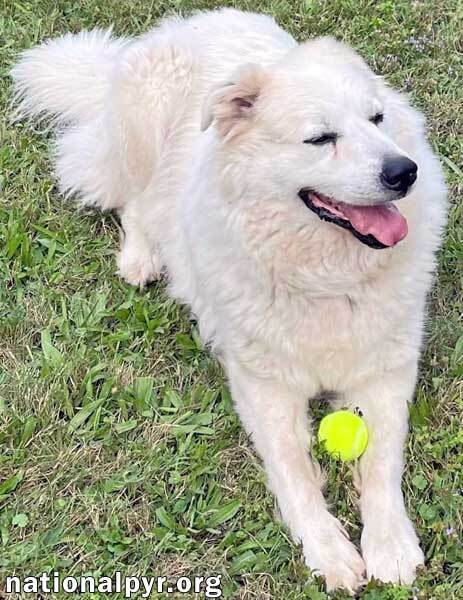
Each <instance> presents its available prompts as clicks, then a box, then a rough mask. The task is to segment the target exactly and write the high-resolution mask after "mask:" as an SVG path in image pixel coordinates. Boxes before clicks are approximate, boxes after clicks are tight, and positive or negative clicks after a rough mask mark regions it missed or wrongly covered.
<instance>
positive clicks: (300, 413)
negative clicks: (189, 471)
mask: <svg viewBox="0 0 463 600" xmlns="http://www.w3.org/2000/svg"><path fill="white" fill-rule="evenodd" d="M13 78H14V80H15V86H16V94H17V98H18V99H19V101H20V104H19V108H18V114H19V115H20V116H24V115H26V116H27V115H51V116H53V117H54V118H55V119H56V122H57V124H59V125H60V128H59V134H58V140H57V158H56V170H57V175H58V177H59V180H60V182H61V187H62V190H63V192H64V193H66V194H77V195H78V196H79V198H80V202H81V204H82V205H95V206H98V207H100V208H102V209H105V210H106V209H116V210H117V211H118V212H119V214H120V216H121V220H122V225H123V228H124V232H125V237H124V240H123V244H122V250H121V252H120V256H119V271H120V273H121V275H122V276H123V277H124V278H125V279H126V280H127V281H128V282H129V283H131V284H133V285H144V284H146V283H147V282H149V281H152V280H154V279H156V278H157V277H159V275H160V273H161V271H162V270H165V272H166V273H167V275H168V278H169V281H170V290H171V293H172V294H173V296H175V297H176V298H178V299H179V300H180V301H182V302H185V303H187V304H188V305H189V306H190V307H191V310H192V312H193V313H194V315H195V316H196V318H197V319H198V322H199V326H200V329H201V334H202V336H203V339H204V341H205V342H206V343H208V344H210V345H212V346H213V348H214V349H215V350H216V351H217V353H218V355H219V356H220V358H221V360H222V361H223V364H224V366H225V369H226V372H227V375H228V377H229V380H230V386H231V390H232V394H233V397H234V402H235V405H236V409H237V411H238V413H239V415H240V417H241V419H242V421H243V423H244V426H245V427H246V430H247V431H248V432H249V434H250V436H251V437H252V439H253V441H254V444H255V446H256V448H257V450H258V452H259V454H260V455H261V457H262V459H263V461H264V463H265V467H266V469H267V473H268V479H269V484H270V486H271V488H272V490H273V492H274V493H275V494H276V496H277V499H278V502H279V506H280V509H281V513H282V516H283V518H284V520H285V522H286V523H287V525H288V526H289V528H290V530H291V532H292V534H293V536H294V538H295V539H296V540H300V541H301V542H302V544H303V550H304V555H305V559H306V562H307V565H308V566H309V567H310V568H311V569H313V570H314V571H316V572H319V573H321V574H323V575H324V576H325V578H326V582H327V587H328V589H333V588H336V587H343V588H346V589H348V590H350V591H354V590H356V589H357V588H358V587H359V586H361V585H362V583H363V581H364V579H365V575H366V577H368V578H371V577H375V578H377V579H380V580H382V581H391V582H402V583H411V582H412V581H413V579H414V577H415V569H416V567H417V566H418V565H420V564H422V563H423V553H422V551H421V550H420V547H419V543H418V539H417V536H416V534H415V532H414V529H413V526H412V524H411V522H410V520H409V518H408V516H407V512H406V509H405V506H404V501H403V496H402V492H401V476H402V471H403V459H402V448H403V445H404V442H405V439H406V435H407V422H408V402H409V401H410V400H411V399H412V396H413V391H414V387H415V383H416V377H417V363H418V360H419V355H420V347H421V344H422V335H423V323H424V312H425V304H426V294H427V292H428V290H429V288H430V285H431V282H432V277H433V271H434V268H435V252H436V249H437V248H438V246H439V242H440V238H441V233H442V229H443V225H444V221H445V186H444V181H443V176H442V171H441V168H440V166H439V164H438V162H437V160H436V158H435V157H434V156H433V153H432V151H431V149H430V147H429V145H428V143H427V142H426V140H425V136H424V123H423V118H422V117H421V115H419V114H418V113H417V112H416V111H414V110H413V109H411V108H410V106H409V105H408V102H407V100H406V99H405V98H404V97H402V96H400V95H399V94H398V93H396V92H394V91H392V90H391V89H389V88H388V87H387V86H386V84H385V83H384V82H383V81H382V79H380V78H379V77H377V76H375V75H374V74H373V73H372V72H371V71H370V70H369V68H368V67H367V65H366V64H365V63H364V62H363V61H362V59H361V58H360V57H359V56H358V55H357V54H355V52H353V51H352V50H350V49H349V48H348V47H346V46H345V45H343V44H341V43H339V42H336V41H335V40H333V39H331V38H322V39H315V40H311V41H308V42H307V43H304V44H301V45H298V44H297V43H296V42H295V41H294V39H293V38H292V37H290V36H289V35H288V34H287V33H285V32H284V31H282V30H281V29H280V28H279V27H278V26H277V25H276V23H275V22H274V21H273V20H272V19H271V18H269V17H267V16H262V15H255V14H246V13H242V12H239V11H235V10H220V11H217V12H211V13H202V14H197V15H195V16H194V17H192V18H191V19H188V20H181V19H171V20H167V21H165V22H163V23H162V24H161V26H160V27H159V28H157V29H154V30H153V31H150V32H149V33H147V34H146V35H143V36H141V37H139V38H137V39H135V40H126V39H113V38H112V37H111V33H110V32H103V31H93V32H83V33H80V34H77V35H71V34H68V35H65V36H63V37H61V38H59V39H57V40H52V41H48V42H46V43H45V44H43V45H42V46H39V47H37V48H34V49H32V50H28V51H26V52H24V54H23V55H22V58H21V60H20V62H19V64H18V65H17V66H16V67H15V68H14V70H13ZM397 200H400V201H399V202H397V204H396V201H397ZM324 390H325V391H330V392H334V393H335V394H336V396H337V406H346V407H359V408H360V409H361V410H362V412H363V415H364V418H365V419H366V422H367V424H368V427H369V432H370V442H369V445H368V448H367V450H366V452H365V454H364V455H363V457H362V458H361V460H360V462H359V475H360V477H359V487H360V494H361V496H360V508H361V514H362V519H363V523H364V529H363V533H362V538H361V550H362V555H360V553H359V552H358V551H357V549H356V548H355V547H354V545H353V544H352V543H351V542H350V541H349V539H348V536H347V533H346V531H345V530H344V528H343V526H342V525H341V524H340V522H339V521H338V520H337V519H336V518H335V517H333V516H332V515H331V514H330V513H329V512H328V510H327V506H326V503H325V500H324V498H323V495H322V492H321V486H322V477H321V475H320V471H319V469H318V467H317V466H316V465H315V464H313V463H312V462H311V460H310V458H309V447H310V444H311V439H312V434H311V429H310V425H309V421H308V418H307V402H308V400H309V399H310V398H312V397H314V396H316V395H317V394H319V393H320V392H322V391H324Z"/></svg>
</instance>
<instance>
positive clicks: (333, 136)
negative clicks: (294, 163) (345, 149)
mask: <svg viewBox="0 0 463 600" xmlns="http://www.w3.org/2000/svg"><path fill="white" fill-rule="evenodd" d="M337 139H338V134H337V133H333V132H331V131H330V132H329V133H324V134H323V135H319V136H317V137H314V138H310V139H308V140H304V144H314V145H315V146H323V144H332V143H334V142H336V140H337Z"/></svg>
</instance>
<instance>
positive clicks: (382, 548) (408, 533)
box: [361, 514, 424, 585]
mask: <svg viewBox="0 0 463 600" xmlns="http://www.w3.org/2000/svg"><path fill="white" fill-rule="evenodd" d="M361 545H362V553H363V559H364V561H365V564H366V567H367V577H368V579H372V578H374V579H378V580H379V581H384V582H385V583H402V584H404V585H410V584H411V583H413V581H414V580H415V575H416V569H417V567H418V566H420V565H422V564H424V555H423V552H422V551H421V548H420V545H419V541H418V537H417V535H416V533H415V530H414V528H413V525H412V523H411V521H410V519H409V518H408V517H407V516H406V515H394V517H393V518H391V519H388V520H384V519H383V518H382V517H381V515H380V514H378V515H377V517H376V520H374V521H373V520H372V522H371V523H368V524H366V525H365V527H364V529H363V533H362V541H361Z"/></svg>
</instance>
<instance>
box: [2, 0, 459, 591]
mask: <svg viewBox="0 0 463 600" xmlns="http://www.w3.org/2000/svg"><path fill="white" fill-rule="evenodd" d="M218 4H221V5H233V6H235V7H239V8H245V9H253V10H262V11H265V12H269V13H272V14H273V15H274V16H275V17H276V18H277V20H278V21H279V22H280V23H281V24H282V25H284V26H285V27H286V28H287V29H288V30H289V31H291V32H292V33H293V34H294V35H295V36H296V37H297V38H298V39H304V38H306V37H308V36H315V35H318V34H327V33H330V34H334V35H336V36H338V37H339V38H341V39H344V40H345V41H347V42H349V43H350V44H352V45H353V46H354V47H355V48H356V49H357V50H359V51H360V52H361V53H362V54H363V56H364V57H365V58H366V59H367V60H368V62H369V63H370V64H371V65H372V66H373V67H374V69H375V70H376V71H377V72H379V73H381V74H383V75H384V76H386V78H387V79H388V80H389V81H390V82H391V83H392V84H393V85H395V86H397V87H398V88H400V89H404V90H407V91H409V92H410V93H411V97H412V100H413V102H414V104H415V105H416V106H418V107H419V108H421V109H422V110H423V111H424V112H425V113H426V116H427V118H428V123H429V132H430V139H431V142H432V144H433V146H434V148H435V149H436V151H437V152H438V154H439V156H440V157H441V160H442V162H443V164H444V167H445V170H446V175H447V180H448V183H449V187H450V192H451V209H450V216H449V228H448V233H447V236H446V240H445V246H444V248H443V250H442V252H441V254H440V261H439V263H440V268H439V277H438V282H437V284H436V287H435V289H434V292H433V294H432V297H431V298H430V319H429V322H428V327H427V332H428V335H427V346H426V351H425V353H424V356H423V360H422V365H421V377H420V382H419V386H418V389H417V394H416V401H415V404H414V405H413V406H412V407H411V409H410V411H411V424H410V429H411V435H410V440H409V444H408V448H407V458H408V467H407V472H406V477H405V481H404V490H405V494H406V498H407V503H408V505H409V508H410V512H411V515H412V519H413V521H414V522H415V523H416V525H417V528H418V532H419V535H420V537H421V540H422V543H423V547H424V550H425V554H426V561H427V566H426V569H425V571H423V572H422V573H421V574H420V575H419V577H418V579H417V581H416V585H415V586H414V588H413V589H412V590H411V589H410V588H393V587H391V586H381V585H377V584H374V583H373V584H370V585H369V586H368V588H367V589H366V590H365V591H364V592H363V593H362V594H361V598H362V599H364V600H377V599H382V600H388V599H391V600H392V599H404V600H405V599H406V598H419V599H423V600H431V599H439V600H440V599H445V600H449V599H453V598H463V555H462V539H461V535H462V529H463V528H462V521H463V516H462V515H463V496H462V488H463V457H462V452H461V450H462V446H463V432H462V428H461V421H462V418H463V377H462V375H463V366H462V363H463V360H462V359H463V322H462V309H463V294H462V284H463V270H462V268H461V265H462V264H463V223H462V201H461V200H462V180H463V173H462V170H461V169H462V168H463V167H462V160H461V157H462V156H463V109H462V107H463V92H462V87H463V81H462V79H463V78H462V73H463V55H462V52H463V38H462V36H463V4H462V3H461V2H459V0H441V1H440V2H435V1H434V0H423V1H414V2H408V1H402V0H400V1H397V2H393V1H391V0H389V1H379V2H374V1H369V0H360V1H356V0H344V1H341V0H335V1H332V2H329V1H317V0H307V1H304V2H302V1H301V2H298V1H295V0H293V1H291V0H289V1H283V0H254V1H251V0H240V1H234V2H232V1H229V2H222V3H215V2H212V1H211V0H127V1H125V2H124V1H122V0H80V1H78V0H17V1H13V0H0V70H1V87H0V102H1V104H2V110H1V115H0V128H1V140H2V145H1V150H0V165H1V168H0V185H1V187H0V190H1V197H0V276H1V286H0V319H1V323H0V339H1V346H0V450H1V454H0V597H2V593H1V590H2V589H3V585H4V583H3V582H4V579H5V576H6V575H13V574H16V575H33V574H39V573H41V572H43V571H50V572H51V571H59V572H60V573H63V574H64V573H65V574H67V575H80V574H94V575H106V576H110V575H112V574H113V573H114V572H115V571H118V570H120V571H122V572H123V573H124V574H130V575H136V574H144V575H169V576H172V577H176V576H179V575H203V576H204V575H207V574H219V575H221V576H222V582H223V592H224V597H225V598H236V599H238V598H240V599H258V600H260V599H266V598H275V599H285V600H295V599H302V598H308V599H311V600H323V599H325V598H328V596H327V595H326V594H325V592H324V591H323V590H324V588H323V582H322V581H320V580H311V579H310V578H309V572H308V571H307V570H306V568H305V567H304V565H303V562H302V561H301V552H300V549H299V548H298V547H297V546H296V545H294V544H293V543H292V542H291V540H290V539H289V536H288V533H287V531H286V530H285V528H284V527H283V526H282V525H281V524H279V522H278V520H277V518H276V516H277V511H276V507H275V505H274V500H273V497H272V496H271V494H270V493H269V492H268V491H267V490H266V487H265V475H264V473H263V470H262V467H261V465H260V462H259V460H258V459H257V458H256V456H255V454H254V452H253V450H252V447H251V445H250V443H249V440H248V439H247V438H246V436H245V434H244V432H243V430H242V428H241V426H240V424H239V421H238V419H237V417H236V416H235V414H234V412H233V410H232V405H231V401H230V396H229V393H228V391H227V387H226V382H225V380H224V376H223V373H222V371H221V369H220V368H219V366H218V364H217V363H216V361H215V360H214V359H213V358H212V357H211V356H210V355H209V354H208V353H207V352H206V351H205V350H204V349H203V348H202V347H201V344H200V342H199V340H198V335H197V331H196V327H195V324H194V322H191V321H190V319H189V315H188V312H187V311H186V309H185V308H183V307H180V306H178V305H177V304H176V303H174V302H173V301H171V300H170V299H169V298H168V297H167V296H166V294H165V290H164V286H163V284H162V283H161V284H156V285H153V286H151V287H150V288H149V289H147V290H146V291H138V290H135V289H132V288H130V287H129V286H127V285H126V284H125V283H123V282H122V281H121V280H120V279H118V277H117V275H116V274H115V260H114V254H115V251H116V250H117V247H118V241H117V238H118V229H117V222H116V220H115V219H114V218H113V217H112V216H111V215H109V214H108V215H104V216H101V215H98V214H94V213H92V212H88V213H87V212H84V213H81V214H77V213H76V211H75V209H74V207H73V205H72V203H65V202H64V201H63V199H62V198H61V197H60V196H59V195H58V194H57V191H56V188H55V184H54V180H53V175H52V172H51V168H50V148H51V142H52V138H51V135H49V134H48V135H47V133H46V132H45V133H43V132H41V131H40V130H39V128H33V127H31V126H30V125H27V124H20V125H18V126H14V127H12V126H11V125H10V124H9V122H8V109H7V106H8V99H9V85H10V81H9V78H8V71H9V67H10V65H11V63H12V61H14V58H15V56H16V53H17V52H18V51H19V50H20V49H22V48H26V47H30V46H32V45H33V44H36V43H38V42H40V41H41V40H43V39H44V38H47V37H49V36H56V35H59V34H61V33H63V32H65V31H68V30H71V31H78V30H80V29H82V28H92V27H95V26H107V25H110V24H112V23H113V24H114V27H115V30H116V32H117V33H125V34H137V33H140V32H142V31H145V30H146V29H148V28H149V27H152V26H154V25H155V24H156V22H157V20H158V19H159V17H161V16H162V15H164V14H166V13H171V12H173V11H177V12H182V13H185V14H188V13H189V12H190V11H191V10H193V9H198V8H211V7H215V6H217V5H218ZM323 410H325V409H324V407H319V409H317V414H318V413H319V414H321V413H322V411H323ZM324 465H325V468H326V469H327V472H328V484H327V490H326V493H327V497H328V498H329V501H330V504H331V506H332V508H333V510H334V511H335V512H336V513H337V514H338V515H339V516H340V519H341V521H342V522H343V523H344V524H345V525H346V526H347V528H348V529H349V531H350V532H351V534H352V537H353V538H354V540H356V541H358V539H359V536H360V530H361V526H360V523H359V518H358V512H357V510H356V501H357V498H356V494H355V491H354V487H353V484H352V476H351V473H350V471H349V468H348V467H345V466H344V467H339V466H337V465H335V464H330V463H327V462H326V461H325V463H324ZM5 597H6V596H5ZM45 597H50V596H45ZM55 597H57V598H64V597H66V596H65V595H62V596H60V595H57V596H55ZM68 597H70V596H68ZM83 597H84V598H93V599H97V598H103V597H108V598H109V596H106V595H104V594H100V595H98V594H96V593H95V594H93V595H90V594H88V595H86V596H83ZM111 597H112V598H122V597H123V596H122V594H121V595H119V596H118V595H114V596H111ZM153 597H154V596H153ZM160 597H165V598H167V596H160ZM170 597H171V598H174V597H177V598H180V597H185V595H184V596H180V595H177V596H175V595H171V596H170ZM188 597H193V595H192V594H190V595H189V596H188ZM335 597H336V598H344V597H346V596H345V594H344V593H342V592H339V593H337V594H336V596H335Z"/></svg>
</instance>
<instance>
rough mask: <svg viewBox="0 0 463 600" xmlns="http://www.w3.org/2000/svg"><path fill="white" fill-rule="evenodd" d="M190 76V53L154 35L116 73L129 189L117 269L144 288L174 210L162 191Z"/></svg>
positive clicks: (155, 271)
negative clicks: (162, 235)
mask: <svg viewBox="0 0 463 600" xmlns="http://www.w3.org/2000/svg"><path fill="white" fill-rule="evenodd" d="M193 71H194V62H193V60H192V58H191V56H190V54H189V52H188V51H186V50H184V49H182V48H177V47H176V46H173V45H172V44H169V43H167V42H166V39H165V37H164V36H163V35H160V36H157V35H153V38H152V39H150V38H148V37H146V36H145V37H144V38H142V39H141V40H140V41H138V42H136V43H134V44H133V46H131V47H129V48H128V49H127V50H126V51H125V52H124V53H123V55H122V57H121V61H120V63H119V64H118V66H117V70H116V72H115V73H114V77H113V79H114V81H113V87H114V106H113V107H112V114H113V121H114V130H115V131H116V132H117V134H116V135H117V136H118V138H119V141H118V142H117V143H116V147H118V148H123V157H122V169H123V173H124V179H125V181H126V182H128V183H127V185H126V186H125V187H126V190H130V194H129V195H128V197H127V199H126V201H125V202H124V205H123V206H122V207H121V208H120V209H119V214H120V216H121V222H122V227H123V230H124V234H125V236H124V240H123V243H122V248H121V252H120V255H119V260H118V265H119V273H120V274H121V276H122V277H123V278H124V279H125V280H126V281H127V282H128V283H130V284H132V285H137V286H144V285H145V284H147V283H149V282H150V281H153V280H155V279H157V278H158V277H159V275H160V272H161V269H162V261H161V258H160V247H159V245H160V241H161V240H160V239H159V238H160V237H161V235H160V232H161V231H162V230H163V229H165V228H166V227H167V221H169V220H170V218H171V213H172V211H173V210H174V206H173V202H169V201H168V200H166V197H167V193H166V190H168V189H169V187H170V178H172V177H173V176H174V175H175V174H172V165H171V162H172V161H174V162H175V151H176V144H177V145H179V136H181V135H182V128H183V127H184V122H185V112H186V110H187V108H188V102H187V101H186V97H187V95H188V93H189V91H190V89H191V85H192V78H193ZM148 223H149V225H148Z"/></svg>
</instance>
